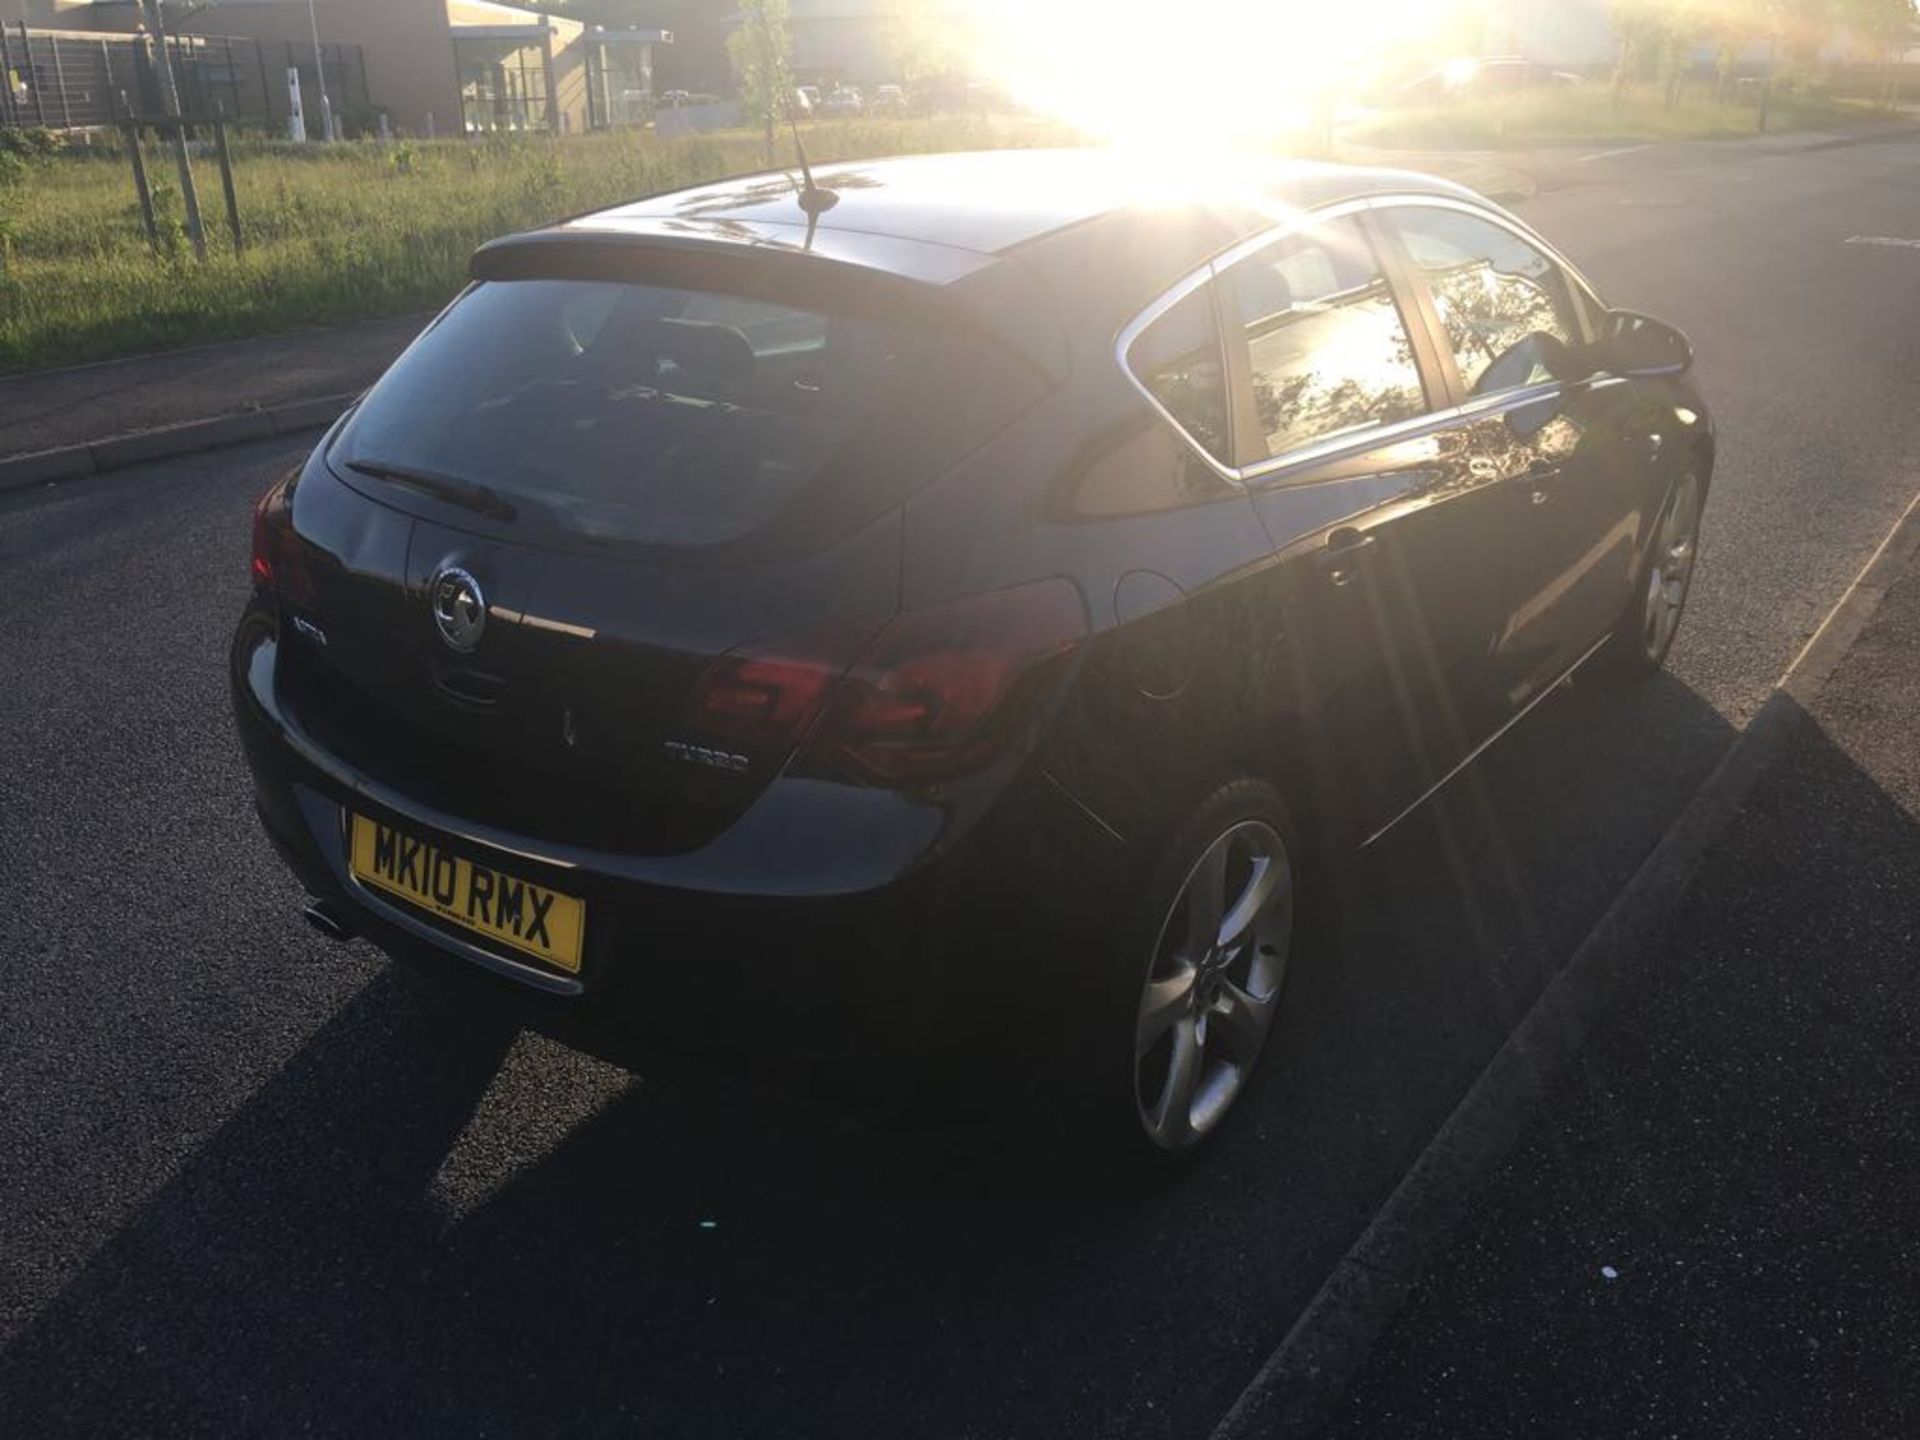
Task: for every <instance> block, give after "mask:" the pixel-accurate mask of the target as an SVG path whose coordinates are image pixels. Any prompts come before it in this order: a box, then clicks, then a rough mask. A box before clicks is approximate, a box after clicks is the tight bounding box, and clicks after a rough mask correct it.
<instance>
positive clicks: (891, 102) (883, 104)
mask: <svg viewBox="0 0 1920 1440" xmlns="http://www.w3.org/2000/svg"><path fill="white" fill-rule="evenodd" d="M868 108H869V109H871V110H872V111H873V112H874V113H875V114H877V115H880V114H884V115H899V114H903V113H904V112H905V111H906V108H907V92H906V91H905V90H903V89H902V88H901V87H900V86H898V85H882V86H880V87H879V88H878V89H876V90H875V91H874V92H873V103H872V104H871V105H870V106H869V107H868Z"/></svg>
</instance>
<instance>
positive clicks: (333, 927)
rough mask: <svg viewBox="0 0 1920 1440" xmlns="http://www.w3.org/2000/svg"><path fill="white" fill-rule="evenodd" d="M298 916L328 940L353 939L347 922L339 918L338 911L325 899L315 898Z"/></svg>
mask: <svg viewBox="0 0 1920 1440" xmlns="http://www.w3.org/2000/svg"><path fill="white" fill-rule="evenodd" d="M300 917H301V918H302V919H303V920H305V921H306V922H307V924H308V925H310V926H312V927H313V929H314V930H315V931H316V932H317V933H318V934H321V935H324V936H326V937H327V939H329V940H339V941H347V940H351V939H353V931H352V930H351V929H349V928H348V926H347V922H346V921H344V920H342V919H341V918H340V915H339V912H338V911H336V910H335V909H334V908H333V906H332V905H330V904H328V903H327V902H326V901H325V900H315V901H314V902H313V903H312V904H311V905H309V906H307V908H306V909H304V910H302V911H301V912H300Z"/></svg>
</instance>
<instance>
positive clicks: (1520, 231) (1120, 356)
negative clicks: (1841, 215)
mask: <svg viewBox="0 0 1920 1440" xmlns="http://www.w3.org/2000/svg"><path fill="white" fill-rule="evenodd" d="M1409 206H1416V207H1426V208H1432V209H1439V210H1458V211H1460V212H1461V213H1462V214H1465V215H1471V216H1475V217H1477V218H1478V219H1481V220H1485V221H1487V222H1488V223H1490V224H1492V225H1496V226H1498V227H1500V228H1501V229H1503V230H1506V231H1508V232H1509V233H1510V234H1512V235H1513V236H1514V237H1515V238H1517V239H1520V240H1524V241H1525V242H1526V243H1527V244H1529V245H1532V246H1533V247H1534V248H1536V249H1537V250H1539V251H1540V253H1541V254H1543V255H1545V256H1546V257H1547V259H1549V260H1551V261H1552V262H1553V263H1554V264H1555V265H1557V266H1559V267H1560V269H1561V270H1562V271H1564V272H1565V273H1566V275H1567V276H1568V277H1569V278H1570V279H1571V280H1572V281H1573V283H1574V284H1576V285H1578V286H1579V287H1580V288H1581V289H1582V290H1583V291H1584V292H1585V293H1586V296H1587V298H1588V299H1589V300H1590V301H1592V302H1593V304H1594V305H1595V306H1596V307H1597V308H1598V309H1599V310H1600V311H1601V312H1602V313H1604V312H1605V311H1606V308H1607V307H1606V303H1605V302H1604V301H1603V300H1601V299H1600V296H1599V292H1598V291H1596V290H1595V289H1594V288H1593V285H1592V284H1591V283H1590V282H1589V281H1588V279H1587V277H1586V276H1585V275H1582V274H1581V273H1580V270H1579V268H1578V267H1577V266H1575V265H1574V264H1573V262H1572V261H1570V260H1568V259H1567V258H1566V256H1564V255H1562V254H1561V253H1560V252H1559V251H1558V250H1556V249H1555V248H1554V247H1553V246H1552V245H1550V244H1549V243H1548V242H1547V241H1545V240H1543V239H1542V238H1541V237H1540V236H1539V235H1537V234H1535V233H1534V231H1533V230H1532V229H1530V228H1529V227H1528V226H1527V225H1526V224H1525V223H1524V222H1522V221H1520V220H1517V219H1514V218H1511V217H1508V216H1506V215H1503V214H1501V213H1499V212H1496V211H1494V210H1490V209H1488V208H1487V207H1486V206H1485V205H1482V204H1476V203H1474V202H1471V201H1467V200H1462V199H1459V198H1457V197H1455V196H1451V195H1436V194H1431V193H1426V192H1422V191H1391V192H1388V193H1385V194H1380V195H1368V196H1364V197H1362V198H1359V199H1353V200H1337V201H1334V202H1333V203H1332V204H1330V205H1324V206H1322V207H1320V208H1319V209H1317V210H1306V211H1302V212H1301V213H1300V214H1299V215H1298V216H1295V217H1294V218H1292V219H1289V220H1286V221H1284V222H1282V223H1281V224H1278V225H1275V226H1273V227H1271V228H1270V229H1266V230H1262V231H1260V232H1259V233H1258V234H1257V235H1251V236H1249V237H1247V238H1246V239H1244V240H1237V241H1235V242H1234V243H1233V244H1232V245H1230V246H1228V247H1227V248H1226V249H1225V250H1223V251H1221V252H1220V253H1219V254H1218V255H1215V256H1214V257H1213V258H1212V259H1211V260H1209V261H1207V262H1206V263H1205V264H1204V265H1202V266H1200V267H1199V268H1198V269H1196V270H1194V271H1192V272H1190V273H1189V274H1186V275H1183V276H1181V277H1180V279H1178V280H1176V281H1175V282H1174V283H1173V284H1172V285H1171V286H1169V287H1168V288H1167V289H1166V290H1165V291H1163V292H1162V293H1161V294H1160V295H1159V297H1158V298H1156V299H1154V300H1152V301H1151V302H1149V303H1148V305H1147V306H1146V308H1145V309H1143V310H1141V311H1140V313H1139V314H1137V315H1135V316H1134V317H1133V319H1131V320H1129V321H1128V322H1127V323H1126V324H1125V325H1124V326H1122V327H1121V330H1120V334H1119V336H1118V337H1117V338H1116V339H1115V341H1114V347H1113V358H1114V363H1115V364H1116V365H1118V366H1119V367H1120V373H1121V374H1122V375H1124V376H1126V377H1127V381H1128V383H1129V384H1131V385H1132V386H1133V388H1134V389H1135V390H1137V391H1139V392H1140V396H1141V398H1142V399H1144V400H1145V401H1146V402H1147V404H1148V405H1150V406H1151V407H1152V408H1153V410H1154V413H1155V414H1157V415H1159V417H1160V418H1161V419H1162V420H1164V421H1166V422H1167V424H1169V425H1170V426H1172V427H1173V430H1174V433H1175V434H1176V435H1178V436H1179V437H1180V438H1181V439H1182V440H1184V441H1185V442H1186V444H1187V448H1188V449H1190V450H1191V451H1193V453H1194V454H1195V455H1197V456H1198V457H1199V458H1200V460H1201V461H1202V462H1203V463H1204V464H1205V465H1206V466H1207V468H1208V469H1209V470H1211V471H1213V472H1214V474H1216V475H1218V476H1219V477H1220V478H1221V479H1222V480H1225V481H1227V482H1228V483H1230V484H1234V485H1238V486H1240V487H1241V488H1242V489H1243V490H1244V489H1247V488H1249V486H1250V484H1251V482H1253V481H1256V480H1263V479H1266V478H1267V477H1269V476H1271V475H1273V474H1274V473H1276V472H1278V471H1281V470H1287V469H1291V468H1292V467H1294V466H1296V465H1306V464H1311V463H1313V462H1316V461H1320V460H1328V459H1333V458H1336V457H1338V456H1340V455H1342V454H1347V453H1350V452H1352V451H1356V450H1369V449H1372V448H1373V447H1374V446H1375V445H1378V444H1381V443H1383V442H1391V441H1393V440H1396V439H1399V438H1401V437H1403V436H1408V435H1413V434H1417V433H1419V432H1420V431H1423V430H1427V429H1430V428H1432V427H1434V426H1436V425H1444V424H1446V423H1448V422H1451V421H1455V420H1463V419H1469V418H1471V417H1473V416H1475V415H1479V414H1483V413H1486V412H1489V411H1494V410H1499V409H1503V408H1506V407H1508V406H1512V405H1524V404H1529V403H1531V402H1533V401H1535V400H1544V399H1546V398H1548V397H1549V396H1552V395H1554V394H1556V393H1558V392H1560V391H1561V390H1562V389H1564V388H1565V387H1564V386H1563V385H1562V384H1561V382H1559V381H1557V380H1550V381H1545V382H1543V383H1541V384H1538V385H1529V386H1525V387H1523V388H1522V389H1518V390H1503V391H1501V392H1500V393H1498V394H1496V395H1476V396H1474V397H1472V398H1471V399H1469V400H1466V401H1464V402H1462V403H1461V404H1459V405H1444V406H1441V407H1440V408H1439V409H1437V410H1428V411H1425V412H1423V413H1422V414H1420V415H1416V416H1414V417H1412V418H1411V419H1407V420H1400V421H1396V422H1394V423H1393V424H1391V425H1379V426H1374V427H1372V428H1369V429H1365V430H1347V431H1342V432H1341V433H1340V434H1338V435H1330V436H1327V437H1326V438H1324V439H1322V440H1318V441H1314V442H1312V443H1310V444H1307V445H1303V446H1300V447H1299V448H1298V449H1294V450H1289V451H1287V452H1286V453H1285V454H1283V455H1274V456H1271V457H1269V458H1268V459H1266V460H1262V461H1259V462H1257V463H1255V464H1252V465H1228V464H1226V463H1225V462H1224V461H1222V460H1220V459H1218V458H1217V457H1215V456H1214V454H1213V453H1212V452H1211V451H1210V450H1208V449H1207V447H1206V446H1204V445H1202V444H1201V443H1200V442H1199V441H1198V440H1196V439H1194V437H1193V436H1192V435H1191V434H1190V433H1189V432H1188V430H1187V427H1186V426H1184V425H1182V424H1181V423H1180V422H1179V421H1178V420H1177V419H1175V418H1174V416H1173V413H1172V412H1171V411H1170V410H1168V409H1167V407H1166V406H1164V405H1162V404H1161V403H1160V400H1159V398H1158V397H1157V396H1156V395H1154V393H1153V392H1152V391H1151V390H1149V389H1148V388H1147V387H1146V385H1145V384H1144V383H1142V381H1141V379H1140V377H1139V376H1138V375H1136V374H1134V372H1133V366H1132V365H1130V364H1128V363H1127V353H1128V352H1129V351H1130V350H1132V349H1133V346H1134V342H1135V341H1137V340H1138V339H1139V338H1140V337H1141V335H1143V334H1144V333H1145V332H1146V331H1147V330H1148V329H1150V328H1151V327H1152V325H1153V323H1154V322H1155V321H1156V320H1158V319H1159V318H1160V317H1161V316H1162V315H1165V314H1166V313H1167V311H1169V310H1171V309H1172V308H1173V307H1174V306H1175V305H1178V304H1179V303H1180V302H1181V301H1182V300H1184V299H1186V298H1187V296H1189V295H1191V294H1192V293H1193V292H1194V291H1195V290H1198V289H1199V288H1200V287H1201V286H1202V285H1206V284H1209V283H1211V282H1212V281H1214V280H1216V279H1218V278H1219V276H1220V274H1221V273H1222V272H1223V271H1225V270H1230V269H1232V268H1233V267H1234V266H1235V265H1237V264H1239V263H1240V262H1241V261H1242V260H1245V259H1246V258H1247V257H1248V256H1250V255H1254V254H1257V253H1258V252H1259V251H1261V250H1264V249H1265V248H1266V247H1267V246H1269V245H1273V244H1276V243H1277V242H1279V241H1281V240H1284V239H1286V238H1287V237H1288V236H1289V235H1293V234H1296V233H1297V232H1299V231H1301V230H1304V229H1306V228H1308V227H1309V226H1310V225H1315V224H1320V223H1323V222H1325V221H1328V220H1338V219H1340V218H1342V217H1343V216H1347V215H1356V214H1362V213H1365V212H1368V211H1374V210H1394V209H1404V208H1407V207H1409ZM1400 298H1401V297H1399V296H1398V295H1396V296H1395V297H1394V299H1395V303H1396V304H1398V303H1399V301H1400ZM1219 339H1220V343H1221V345H1222V347H1223V350H1222V354H1221V357H1220V359H1221V365H1222V368H1223V369H1224V368H1225V364H1226V355H1225V353H1224V346H1225V344H1226V336H1225V335H1224V334H1223V335H1221V336H1220V337H1219ZM1601 378H1602V380H1606V379H1610V378H1611V377H1601Z"/></svg>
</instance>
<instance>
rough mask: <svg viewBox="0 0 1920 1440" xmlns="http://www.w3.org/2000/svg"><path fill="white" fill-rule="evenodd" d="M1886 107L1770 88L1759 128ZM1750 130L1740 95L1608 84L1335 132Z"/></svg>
mask: <svg viewBox="0 0 1920 1440" xmlns="http://www.w3.org/2000/svg"><path fill="white" fill-rule="evenodd" d="M1887 113H1888V112H1885V111H1880V110H1876V109H1874V108H1872V107H1870V106H1868V105H1866V104H1863V103H1858V102H1850V101H1839V100H1825V99H1818V98H1813V97H1808V96H1795V95H1775V96H1774V97H1773V100H1772V102H1771V104H1770V106H1769V112H1768V116H1767V128H1768V130H1769V131H1790V130H1841V129H1846V128H1848V127H1850V126H1854V125H1859V124H1862V123H1864V122H1867V121H1871V120H1875V119H1884V118H1887ZM1758 130H1759V111H1758V107H1757V106H1756V105H1755V104H1754V103H1752V101H1751V100H1750V99H1747V98H1744V97H1743V98H1742V100H1741V101H1740V103H1737V104H1728V105H1718V104H1715V103H1714V102H1713V101H1712V100H1710V99H1704V98H1691V97H1689V98H1683V99H1682V100H1681V101H1680V102H1679V103H1678V104H1676V105H1667V104H1666V103H1665V102H1664V101H1663V100H1662V98H1661V97H1660V96H1658V95H1655V94H1651V93H1630V94H1629V95H1628V96H1627V97H1626V98H1625V99H1624V100H1622V101H1619V102H1616V101H1615V100H1614V97H1613V92H1612V90H1611V89H1610V88H1609V87H1607V86H1604V85H1583V86H1581V87H1579V88H1577V89H1566V90H1536V91H1532V92H1529V93H1526V94H1521V95H1503V96H1491V97H1488V98H1486V99H1479V100H1460V101H1456V102H1454V103H1451V104H1444V105H1434V106H1425V107H1420V108H1414V109H1407V110H1391V111H1381V112H1378V113H1376V114H1374V115H1370V116H1368V117H1366V118H1365V119H1363V120H1361V121H1359V122H1358V123H1357V124H1355V125H1354V126H1353V127H1351V128H1350V129H1347V130H1344V131H1343V132H1342V138H1343V139H1347V140H1351V141H1352V142H1354V143H1356V144H1361V145H1373V146H1381V147H1391V148H1400V149H1428V148H1451V147H1459V148H1463V149H1500V148H1503V147H1508V146H1512V147H1519V146H1525V145H1551V144H1554V143H1555V142H1556V141H1561V142H1565V141H1576V140H1577V141H1582V142H1587V141H1591V142H1594V143H1618V144H1623V145H1631V144H1636V143H1640V142H1646V141H1658V140H1730V139H1734V138H1736V137H1739V136H1743V135H1753V134H1756V133H1758Z"/></svg>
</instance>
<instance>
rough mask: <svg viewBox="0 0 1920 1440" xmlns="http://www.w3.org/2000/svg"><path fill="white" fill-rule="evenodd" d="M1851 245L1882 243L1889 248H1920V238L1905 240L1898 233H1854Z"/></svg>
mask: <svg viewBox="0 0 1920 1440" xmlns="http://www.w3.org/2000/svg"><path fill="white" fill-rule="evenodd" d="M1847 244H1849V245H1881V246H1885V247H1886V248H1887V249H1889V250H1920V240H1903V239H1901V238H1900V237H1899V236H1898V235H1852V236H1849V237H1848V238H1847Z"/></svg>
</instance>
